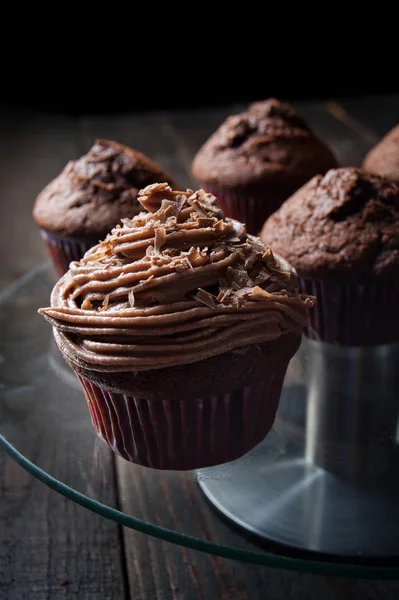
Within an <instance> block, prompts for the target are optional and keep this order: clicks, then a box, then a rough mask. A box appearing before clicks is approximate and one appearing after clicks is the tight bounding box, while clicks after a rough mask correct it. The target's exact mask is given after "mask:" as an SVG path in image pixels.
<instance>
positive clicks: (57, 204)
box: [33, 140, 175, 243]
mask: <svg viewBox="0 0 399 600" xmlns="http://www.w3.org/2000/svg"><path fill="white" fill-rule="evenodd" d="M158 181H167V182H168V183H169V184H170V185H172V186H175V183H174V180H173V178H172V176H171V175H169V174H168V173H166V171H164V170H163V169H162V168H161V167H160V166H159V165H157V164H156V163H154V162H153V161H151V160H150V159H149V158H147V157H146V156H144V155H143V154H140V152H136V151H135V150H132V149H131V148H128V147H127V146H123V145H122V144H118V143H116V142H112V141H107V140H97V141H96V143H95V144H94V146H93V147H92V148H91V149H90V150H89V152H88V153H87V154H85V155H84V156H82V157H81V158H79V159H78V160H73V161H70V162H69V163H68V164H67V165H66V167H65V169H64V170H63V171H62V173H61V174H60V175H59V176H58V177H56V178H55V179H54V180H53V181H52V182H51V183H49V184H48V185H47V186H46V187H45V188H44V190H43V191H42V192H41V193H40V195H39V196H38V198H37V200H36V203H35V207H34V211H33V216H34V219H35V221H36V223H37V224H38V225H39V227H42V228H43V229H45V230H46V231H49V232H51V233H54V234H58V235H63V236H71V237H78V238H82V239H86V238H87V237H89V238H91V239H92V240H93V243H97V242H98V241H99V240H100V239H103V238H104V237H105V236H106V234H107V233H108V232H109V231H110V230H111V228H112V227H114V226H115V225H116V223H118V222H119V220H120V219H122V218H124V217H132V216H134V215H135V214H137V213H139V212H140V210H141V206H140V204H139V203H138V200H137V195H138V192H139V190H140V189H142V188H143V187H145V186H146V185H149V184H151V183H157V182H158Z"/></svg>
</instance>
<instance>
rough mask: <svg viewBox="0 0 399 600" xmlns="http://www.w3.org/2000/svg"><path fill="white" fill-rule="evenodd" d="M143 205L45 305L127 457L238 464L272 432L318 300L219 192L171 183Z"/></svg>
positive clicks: (95, 410)
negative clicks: (234, 216) (224, 208)
mask: <svg viewBox="0 0 399 600" xmlns="http://www.w3.org/2000/svg"><path fill="white" fill-rule="evenodd" d="M139 201H140V203H141V204H142V206H143V207H144V208H145V209H146V211H147V212H146V213H141V214H139V215H137V216H136V217H134V218H133V219H124V220H123V222H122V225H118V226H117V227H116V228H115V229H114V230H113V231H112V233H111V234H110V235H109V236H108V237H107V238H106V239H105V241H104V242H102V243H101V244H99V245H97V246H95V247H94V248H92V249H91V250H89V252H87V253H86V255H85V257H84V258H83V259H82V260H81V261H80V262H73V263H71V265H70V270H69V271H68V273H67V274H66V275H64V277H62V278H61V280H60V281H59V282H58V283H57V285H56V286H55V288H54V290H53V292H52V296H51V308H45V309H42V310H40V313H41V314H42V315H43V316H44V317H45V318H46V319H47V320H48V321H49V322H50V323H51V325H52V326H53V328H54V335H55V339H56V342H57V344H58V346H59V348H60V350H61V352H62V354H63V356H64V358H65V359H66V361H67V362H68V363H69V364H70V366H71V367H72V368H73V369H74V370H75V372H76V373H77V375H78V377H79V379H80V381H81V383H82V385H83V387H84V389H85V392H86V397H87V401H88V404H89V408H90V412H91V416H92V421H93V424H94V427H95V428H96V430H97V433H98V434H99V435H100V436H101V437H103V438H104V439H105V440H106V441H107V442H108V444H109V445H110V446H111V447H112V448H113V450H114V451H115V452H117V453H118V454H120V455H121V456H123V457H124V458H125V459H127V460H129V461H132V462H135V463H139V464H141V465H145V466H150V467H155V468H159V469H195V468H199V467H206V466H210V465H214V464H220V463H224V462H228V461H231V460H233V459H235V458H238V457H239V456H241V455H243V454H244V453H246V452H248V451H249V450H251V448H253V447H254V446H255V445H256V444H258V443H259V442H260V441H261V440H262V439H263V438H264V437H265V435H266V434H267V433H268V431H269V429H270V428H271V426H272V424H273V421H274V417H275V413H276V409H277V405H278V401H279V396H280V391H281V386H282V384H283V380H284V375H285V371H286V368H287V365H288V362H289V360H290V359H291V357H292V356H293V354H294V353H295V352H296V350H297V349H298V347H299V344H300V340H301V333H302V331H303V328H304V327H305V326H306V325H307V323H308V307H309V305H311V304H312V299H310V298H307V297H305V296H302V295H299V294H297V293H296V292H295V289H296V287H297V280H296V277H295V274H294V272H293V271H292V269H291V267H290V266H289V265H288V263H287V262H286V261H284V260H283V259H280V258H279V257H277V256H274V255H273V253H272V251H271V250H270V248H268V247H266V246H264V245H263V243H262V242H261V240H260V239H259V238H254V237H252V236H247V235H246V231H245V227H244V225H242V224H241V223H238V222H237V221H233V220H231V219H225V218H224V217H223V213H222V212H221V210H220V208H219V206H218V204H217V201H216V198H214V197H213V196H212V195H210V194H206V193H205V192H204V191H203V190H200V191H199V192H195V193H193V192H192V191H191V190H187V191H186V192H179V191H172V189H171V188H170V187H169V186H168V185H167V184H157V185H152V186H148V187H147V188H146V189H144V190H143V191H141V192H140V194H139Z"/></svg>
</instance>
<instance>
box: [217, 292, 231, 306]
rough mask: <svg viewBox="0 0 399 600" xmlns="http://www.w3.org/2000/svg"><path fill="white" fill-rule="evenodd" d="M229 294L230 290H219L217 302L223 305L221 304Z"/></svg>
mask: <svg viewBox="0 0 399 600" xmlns="http://www.w3.org/2000/svg"><path fill="white" fill-rule="evenodd" d="M229 294H230V290H223V291H222V290H220V292H219V294H218V297H217V298H216V299H217V301H218V302H220V303H221V304H223V302H224V301H225V300H226V298H227V296H228V295H229Z"/></svg>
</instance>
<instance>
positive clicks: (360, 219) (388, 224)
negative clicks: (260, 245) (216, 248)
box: [261, 168, 399, 281]
mask: <svg viewBox="0 0 399 600" xmlns="http://www.w3.org/2000/svg"><path fill="white" fill-rule="evenodd" d="M261 237H262V239H263V240H264V241H265V242H267V243H270V244H272V245H273V247H274V248H275V250H276V252H280V253H281V254H282V255H283V256H284V257H285V258H286V259H287V260H289V261H290V262H292V264H293V265H294V266H295V268H296V269H297V271H298V273H299V275H301V276H305V277H306V276H309V277H311V278H314V279H327V278H329V279H334V278H335V277H337V278H338V279H339V280H341V281H342V279H347V280H348V281H353V280H354V279H360V280H367V279H368V278H371V277H373V278H374V277H376V276H377V277H383V276H389V275H392V274H399V188H398V187H397V186H396V184H394V183H392V182H389V181H387V180H385V179H382V178H381V177H378V176H376V175H370V174H368V173H366V172H364V171H362V170H360V169H355V168H342V169H332V170H331V171H329V172H328V173H327V174H326V175H324V177H323V176H321V175H317V176H316V177H314V178H313V179H312V180H311V181H309V182H308V183H307V184H306V185H304V186H303V187H302V188H301V189H300V190H298V191H297V192H296V193H295V194H294V195H293V196H292V197H291V198H289V199H288V200H287V201H286V202H284V204H283V205H282V206H281V208H280V209H279V210H278V211H277V212H276V213H274V214H273V215H272V216H271V217H270V218H269V219H268V220H267V221H266V223H265V225H264V227H263V229H262V233H261Z"/></svg>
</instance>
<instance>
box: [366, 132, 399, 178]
mask: <svg viewBox="0 0 399 600" xmlns="http://www.w3.org/2000/svg"><path fill="white" fill-rule="evenodd" d="M363 168H364V169H365V170H366V171H368V172H369V173H373V174H374V175H380V176H381V177H386V178H387V179H391V180H392V181H395V182H396V183H399V125H397V126H396V127H394V128H393V129H391V131H389V132H388V133H387V135H386V136H385V137H384V138H382V140H381V141H380V142H379V143H378V144H377V145H376V146H374V148H372V149H371V150H370V152H369V153H368V154H367V156H366V158H365V159H364V162H363Z"/></svg>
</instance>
